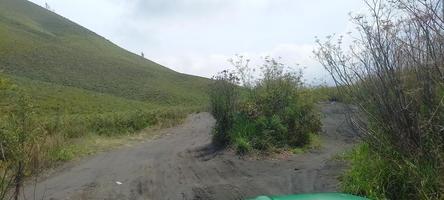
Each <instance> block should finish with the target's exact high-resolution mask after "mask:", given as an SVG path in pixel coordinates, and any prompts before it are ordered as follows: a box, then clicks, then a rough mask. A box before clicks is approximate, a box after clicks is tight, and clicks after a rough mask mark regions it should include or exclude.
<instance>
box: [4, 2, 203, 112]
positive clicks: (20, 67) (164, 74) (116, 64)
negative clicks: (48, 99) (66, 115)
mask: <svg viewBox="0 0 444 200" xmlns="http://www.w3.org/2000/svg"><path fill="white" fill-rule="evenodd" d="M0 70H1V71H3V73H6V74H9V75H13V76H17V77H25V78H28V79H32V80H37V81H43V82H49V83H53V84H59V85H63V86H69V87H77V88H81V89H85V90H89V91H93V92H99V93H105V94H108V95H113V96H117V97H122V98H127V99H132V100H137V101H145V102H150V103H157V104H166V105H198V104H202V103H203V102H206V100H207V97H206V95H205V90H206V86H207V84H208V83H209V80H208V79H205V78H200V77H195V76H190V75H185V74H180V73H177V72H175V71H173V70H170V69H168V68H165V67H163V66H161V65H159V64H156V63H154V62H152V61H149V60H147V59H144V58H142V57H140V56H138V55H135V54H132V53H130V52H128V51H126V50H124V49H122V48H120V47H118V46H116V45H114V44H113V43H111V42H110V41H108V40H106V39H105V38H103V37H101V36H99V35H97V34H95V33H93V32H91V31H89V30H87V29H85V28H83V27H81V26H79V25H77V24H75V23H73V22H71V21H69V20H67V19H65V18H63V17H61V16H59V15H57V14H55V13H52V12H50V11H48V10H46V9H44V8H41V7H39V6H37V5H35V4H33V3H30V2H28V1H26V0H0Z"/></svg>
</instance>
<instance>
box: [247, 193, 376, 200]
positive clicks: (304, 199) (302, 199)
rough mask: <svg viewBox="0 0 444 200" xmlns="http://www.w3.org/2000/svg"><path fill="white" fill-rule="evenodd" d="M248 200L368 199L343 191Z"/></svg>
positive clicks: (262, 197)
mask: <svg viewBox="0 0 444 200" xmlns="http://www.w3.org/2000/svg"><path fill="white" fill-rule="evenodd" d="M248 200H368V199H367V198H363V197H358V196H354V195H349V194H342V193H319V194H300V195H287V196H259V197H256V198H252V199H248Z"/></svg>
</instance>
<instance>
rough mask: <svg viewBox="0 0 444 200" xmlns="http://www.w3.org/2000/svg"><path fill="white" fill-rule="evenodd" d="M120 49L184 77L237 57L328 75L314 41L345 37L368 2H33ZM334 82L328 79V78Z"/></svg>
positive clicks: (308, 74)
mask: <svg viewBox="0 0 444 200" xmlns="http://www.w3.org/2000/svg"><path fill="white" fill-rule="evenodd" d="M31 1H33V2H36V3H38V4H40V5H44V3H45V2H48V3H49V4H50V5H51V7H52V8H54V9H55V10H56V12H57V13H59V14H61V15H63V16H65V17H67V18H69V19H71V20H73V21H75V22H77V23H79V24H81V25H83V26H85V27H87V28H89V29H91V30H93V31H95V32H96V33H98V34H100V35H102V36H104V37H106V38H107V39H109V40H111V41H113V42H115V43H116V44H118V45H120V46H122V47H123V48H126V49H128V50H130V51H132V52H134V53H137V54H139V53H140V52H141V51H143V52H144V53H145V55H146V57H147V58H149V59H152V60H154V61H157V62H159V63H161V64H163V65H165V66H167V67H170V68H172V69H174V70H177V71H179V72H183V73H189V74H194V75H199V76H205V77H211V76H212V75H213V74H214V73H216V72H218V71H221V70H222V69H224V68H226V67H227V66H229V65H228V63H227V62H226V60H227V59H228V58H230V57H232V56H233V55H234V54H236V53H241V54H245V55H247V56H249V57H251V58H253V59H260V57H261V56H264V55H270V56H273V57H279V56H280V57H282V59H283V61H284V62H285V63H288V64H295V63H299V64H300V65H301V66H304V67H306V70H305V71H306V77H307V79H309V80H313V79H314V77H321V78H324V77H325V76H326V73H325V72H324V71H323V69H322V67H321V66H320V65H319V64H318V63H317V62H316V60H315V59H314V58H313V54H312V50H313V48H314V46H313V45H314V37H315V36H320V37H323V36H325V35H328V34H331V33H345V32H346V30H348V29H349V28H350V23H348V18H349V17H348V13H349V11H352V10H362V5H363V4H362V1H361V0H335V1H330V0H310V1H307V0H131V1H129V0H94V1H91V0H76V1H72V0H31ZM325 79H328V77H325Z"/></svg>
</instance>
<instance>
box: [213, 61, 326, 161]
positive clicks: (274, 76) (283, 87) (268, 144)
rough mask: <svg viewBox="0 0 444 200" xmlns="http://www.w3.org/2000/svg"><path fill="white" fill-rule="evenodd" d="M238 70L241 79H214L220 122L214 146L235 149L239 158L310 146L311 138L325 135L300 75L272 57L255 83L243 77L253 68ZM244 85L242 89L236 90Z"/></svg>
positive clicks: (225, 75) (221, 76) (223, 76)
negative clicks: (218, 145) (244, 73)
mask: <svg viewBox="0 0 444 200" xmlns="http://www.w3.org/2000/svg"><path fill="white" fill-rule="evenodd" d="M239 59H240V60H242V59H243V58H242V57H239ZM233 63H238V64H239V63H245V62H242V61H236V62H233ZM235 66H236V67H237V69H238V74H239V76H240V77H241V78H238V77H237V76H236V74H234V73H230V72H228V71H223V72H222V73H221V74H219V75H218V76H215V77H214V79H215V82H214V83H213V85H212V87H211V90H210V102H211V111H212V113H213V116H214V117H215V118H216V127H215V132H214V137H213V140H214V142H215V143H216V144H222V145H232V146H233V147H234V148H236V150H237V151H238V153H247V152H249V151H251V150H253V149H256V150H259V151H270V150H273V149H285V148H287V149H291V148H294V147H303V146H304V145H307V144H308V143H310V138H312V137H310V134H317V133H318V131H319V130H320V120H319V116H318V115H317V114H316V113H315V112H314V108H313V101H312V98H309V97H308V96H307V95H308V93H306V92H303V89H302V85H301V81H300V77H301V76H300V74H299V73H294V72H292V71H288V70H286V68H285V66H284V65H283V64H281V63H279V62H277V61H276V60H274V59H269V58H267V59H266V60H265V64H264V65H263V67H262V73H263V74H262V75H263V76H262V78H261V79H260V80H258V81H257V83H251V82H248V81H247V79H246V78H245V76H243V74H242V73H243V72H246V71H248V70H249V68H248V65H235ZM241 80H242V84H243V85H244V87H242V88H241V87H239V86H237V85H238V84H239V83H240V81H241ZM248 80H251V79H248Z"/></svg>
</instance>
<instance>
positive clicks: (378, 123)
mask: <svg viewBox="0 0 444 200" xmlns="http://www.w3.org/2000/svg"><path fill="white" fill-rule="evenodd" d="M366 3H367V5H368V6H369V11H370V13H371V15H370V17H366V16H356V17H354V18H353V19H352V20H353V22H354V23H355V24H356V25H357V27H358V29H357V31H358V33H359V36H358V37H357V38H356V40H355V41H354V42H353V44H352V45H351V48H350V49H344V48H343V41H342V37H340V38H339V41H338V42H337V43H336V42H334V41H333V37H331V38H328V39H327V41H326V42H320V41H318V43H319V49H318V51H317V52H316V55H317V56H318V58H319V60H320V61H321V62H322V64H323V65H324V66H325V67H326V69H327V70H328V71H329V72H330V73H331V74H332V77H333V78H334V80H335V81H336V83H337V85H338V86H340V88H339V89H340V91H341V92H342V94H344V95H345V96H348V97H349V98H350V99H351V102H352V103H353V104H356V105H358V106H359V107H360V108H361V111H362V113H364V114H366V117H365V118H367V119H368V121H367V122H365V121H360V120H359V119H360V118H355V120H354V122H355V123H356V125H358V126H360V128H361V130H363V133H364V134H365V136H366V137H365V138H366V140H365V142H366V143H367V144H366V146H364V147H363V148H359V149H358V150H357V152H356V153H355V155H356V156H354V157H352V164H354V165H353V167H352V170H351V171H350V172H349V173H348V174H347V175H346V177H347V178H346V179H345V182H344V183H343V184H344V188H345V189H346V191H348V192H353V193H359V194H364V195H369V196H372V197H375V198H378V199H385V198H389V199H440V198H443V197H444V188H443V185H442V183H443V182H442V181H443V180H444V171H443V170H444V159H443V156H444V137H443V136H444V134H443V133H444V132H443V130H444V123H443V122H444V110H443V109H444V104H443V103H444V102H443V101H444V93H443V91H444V76H443V72H444V68H443V64H444V60H443V59H442V58H443V57H444V48H443V47H444V39H443V38H444V31H443V27H444V21H443V19H444V16H443V14H444V13H442V9H441V8H442V7H443V6H444V5H443V2H442V1H438V0H431V1H423V0H420V1H409V0H396V1H385V0H381V1H366ZM367 173H369V174H375V176H369V175H367ZM366 182H367V183H366Z"/></svg>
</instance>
